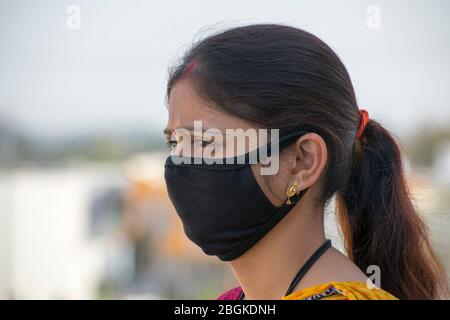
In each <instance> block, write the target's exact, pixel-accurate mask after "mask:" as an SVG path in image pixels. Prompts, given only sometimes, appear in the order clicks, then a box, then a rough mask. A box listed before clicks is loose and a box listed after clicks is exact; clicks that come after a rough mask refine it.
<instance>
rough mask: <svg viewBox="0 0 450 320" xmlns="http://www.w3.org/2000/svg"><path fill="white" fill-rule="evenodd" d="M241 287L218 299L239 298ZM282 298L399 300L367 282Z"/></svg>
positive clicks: (330, 285) (333, 285)
mask: <svg viewBox="0 0 450 320" xmlns="http://www.w3.org/2000/svg"><path fill="white" fill-rule="evenodd" d="M241 293H242V288H241V287H236V288H233V289H231V290H228V291H226V292H225V293H223V294H222V295H220V296H219V297H218V298H217V299H218V300H239V297H240V295H241ZM281 299H282V300H398V299H397V298H396V297H394V296H393V295H391V294H390V293H388V292H386V291H384V290H382V289H379V288H369V287H368V285H367V284H366V283H365V282H355V281H349V282H328V283H324V284H320V285H317V286H313V287H309V288H305V289H302V290H298V291H296V292H293V293H291V294H289V295H287V296H284V297H282V298H281Z"/></svg>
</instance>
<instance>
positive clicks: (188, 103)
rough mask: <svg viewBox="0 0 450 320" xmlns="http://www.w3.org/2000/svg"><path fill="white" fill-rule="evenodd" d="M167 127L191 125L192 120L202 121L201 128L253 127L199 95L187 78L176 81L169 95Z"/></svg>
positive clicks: (186, 126)
mask: <svg viewBox="0 0 450 320" xmlns="http://www.w3.org/2000/svg"><path fill="white" fill-rule="evenodd" d="M168 102H169V117H168V123H167V129H169V130H175V129H176V128H188V127H192V125H193V124H194V121H202V123H203V128H204V129H207V128H216V129H219V130H221V131H222V130H223V131H224V130H225V129H238V128H243V129H248V128H254V126H253V125H251V124H250V123H249V122H248V121H246V120H244V119H241V118H238V117H235V116H232V115H229V114H226V113H224V112H222V111H221V110H220V108H218V107H216V106H215V105H214V104H212V103H210V102H208V101H206V100H205V99H203V98H202V97H200V96H199V95H198V94H197V93H196V92H195V90H194V88H193V86H192V85H191V83H190V82H189V81H188V80H181V81H178V82H177V83H176V84H175V85H174V87H173V88H172V89H171V92H170V96H169V101H168Z"/></svg>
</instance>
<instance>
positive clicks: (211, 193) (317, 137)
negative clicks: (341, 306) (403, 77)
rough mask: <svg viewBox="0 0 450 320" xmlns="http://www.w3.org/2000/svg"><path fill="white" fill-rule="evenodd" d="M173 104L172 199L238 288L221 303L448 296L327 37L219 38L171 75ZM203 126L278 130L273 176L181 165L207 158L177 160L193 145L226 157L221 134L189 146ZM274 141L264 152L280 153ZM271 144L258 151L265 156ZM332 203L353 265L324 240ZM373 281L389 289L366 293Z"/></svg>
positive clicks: (294, 33) (194, 51)
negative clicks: (197, 126) (196, 126)
mask: <svg viewBox="0 0 450 320" xmlns="http://www.w3.org/2000/svg"><path fill="white" fill-rule="evenodd" d="M167 97H168V110H169V119H168V125H167V128H166V130H165V133H166V136H167V140H168V144H169V145H170V146H171V148H173V150H176V151H174V154H173V155H172V156H171V157H169V158H168V159H167V161H166V165H165V178H166V183H167V188H168V192H169V196H170V198H171V200H172V202H173V204H174V206H175V209H176V210H177V213H178V214H179V215H180V218H181V220H182V222H183V226H184V229H185V232H186V234H187V236H188V237H189V238H190V239H191V240H192V241H193V242H195V243H196V244H197V245H199V246H200V247H201V248H202V249H203V251H204V252H205V253H206V254H209V255H215V256H217V257H219V258H220V259H221V260H223V261H228V263H229V265H230V266H231V268H232V270H233V272H234V274H235V275H236V278H237V280H238V281H239V284H240V286H239V287H237V288H234V289H232V290H230V291H228V292H225V293H224V294H222V295H221V296H220V297H219V299H279V298H283V299H342V300H347V299H350V300H352V299H434V298H438V297H439V295H440V294H443V293H446V292H447V291H446V290H447V280H446V274H445V272H444V271H443V268H442V266H441V264H440V263H439V261H438V259H437V258H436V255H435V253H434V252H433V250H432V248H431V245H430V241H429V238H428V234H427V230H426V227H425V225H424V223H423V221H422V220H421V218H420V216H419V215H418V213H417V212H416V210H415V208H414V205H413V203H412V202H411V200H410V198H409V196H408V191H407V186H406V182H405V179H404V176H403V164H402V160H401V155H400V151H399V148H398V146H397V144H396V142H395V141H394V139H393V138H392V136H391V135H390V134H389V133H388V131H387V130H386V129H384V128H383V127H382V126H381V125H380V124H379V123H378V122H376V121H374V120H372V119H369V116H368V112H367V111H365V110H359V108H358V104H357V102H356V97H355V93H354V90H353V87H352V83H351V81H350V77H349V75H348V73H347V71H346V69H345V67H344V65H343V64H342V62H341V61H340V59H339V58H338V57H337V55H336V54H335V53H334V52H333V51H332V50H331V49H330V48H329V47H328V46H327V45H326V44H325V43H324V42H322V41H321V40H320V39H318V38H317V37H315V36H314V35H312V34H310V33H307V32H305V31H302V30H299V29H297V28H293V27H289V26H283V25H275V24H261V25H250V26H244V27H237V28H233V29H230V30H227V31H225V32H222V33H219V34H215V35H212V36H210V37H208V38H206V39H204V40H202V41H200V42H199V43H197V44H195V45H194V46H193V47H192V48H191V49H190V50H189V51H188V52H187V53H186V54H185V56H184V57H183V59H181V60H180V62H179V63H178V64H177V65H176V66H175V67H174V68H173V69H172V70H171V72H170V77H169V81H168V87H167ZM194 121H201V122H202V126H203V127H204V128H215V129H216V130H218V131H220V132H225V131H226V130H227V129H242V130H251V129H278V130H279V131H278V134H279V137H280V139H279V149H280V151H279V153H277V156H278V159H279V164H278V168H277V171H276V172H275V173H274V174H262V170H261V169H263V168H264V167H266V166H267V164H264V163H263V162H262V157H261V158H257V161H256V162H257V163H250V161H249V159H250V157H249V156H248V155H250V154H252V153H251V151H252V150H253V149H252V148H251V147H248V148H246V149H245V151H246V152H247V153H246V154H244V156H245V157H243V158H242V157H241V159H244V160H243V161H244V162H243V163H240V164H236V163H234V164H228V162H222V163H220V161H218V162H219V163H214V164H210V163H206V162H207V161H205V159H202V160H201V161H200V162H198V163H192V162H191V163H189V162H188V161H186V162H185V163H182V164H180V163H179V162H180V161H181V160H183V159H184V160H192V159H194V158H198V153H197V154H195V155H194V156H192V153H189V152H187V151H186V153H183V151H180V150H181V149H183V150H186V149H187V148H186V144H189V145H190V146H192V145H193V146H194V148H196V150H199V148H200V149H201V150H203V151H205V150H206V149H208V152H210V155H211V158H216V159H219V158H220V159H222V160H224V159H223V158H227V159H228V158H230V157H219V156H217V157H216V155H217V154H220V153H219V152H218V151H217V150H218V149H217V150H215V149H214V148H216V147H217V145H218V144H219V140H220V138H217V137H216V136H214V137H210V138H207V137H205V136H202V140H198V139H196V138H194V139H192V138H190V137H188V138H186V137H187V136H189V133H190V132H192V125H193V123H194ZM180 128H185V129H186V130H185V131H183V132H185V133H186V132H187V133H188V134H187V135H186V136H184V138H181V135H180V134H177V132H179V130H178V129H180ZM272 131H273V132H274V134H273V135H271V140H270V142H271V143H272V144H269V147H270V148H269V151H270V150H272V151H273V150H276V149H275V148H272V145H274V146H276V144H274V142H276V141H275V139H272V138H273V136H275V132H276V130H271V131H270V132H271V133H272ZM194 136H195V133H194ZM227 138H228V136H227ZM222 142H223V141H222ZM266 142H267V141H266ZM266 142H264V140H263V139H260V140H258V145H257V147H259V149H258V151H259V150H260V149H261V148H262V147H263V146H265V145H266V144H265V143H266ZM181 143H182V144H183V145H184V147H185V148H180V144H181ZM228 143H230V142H229V140H228V139H227V140H226V141H225V145H227V144H228ZM191 144H192V145H191ZM211 146H214V147H213V148H212V149H211ZM222 147H223V146H222ZM231 149H232V150H233V151H236V147H234V146H233V147H232V148H231ZM211 150H213V151H212V152H211ZM265 150H266V151H267V149H265ZM216 151H217V153H216ZM272 151H271V152H272ZM273 153H274V154H275V152H273ZM242 155H243V154H242V153H239V152H237V151H236V152H235V153H234V156H235V158H232V159H233V160H236V159H237V158H236V157H237V156H242ZM268 155H272V153H268ZM174 157H175V158H174ZM206 158H207V157H206ZM174 159H177V161H175V160H174ZM333 196H335V199H336V203H337V205H336V209H337V214H338V217H339V222H340V226H341V229H342V232H343V238H344V243H345V247H346V251H347V256H346V255H343V254H341V253H340V252H339V251H338V250H336V249H335V248H333V247H332V246H331V243H330V241H329V240H326V239H325V235H324V207H325V205H326V203H327V201H329V200H330V199H331V198H332V197H333ZM373 271H375V273H374V274H373V275H374V280H377V279H378V280H379V284H378V286H379V287H380V288H378V287H375V288H374V287H373V286H371V283H372V282H368V281H367V280H368V279H367V276H366V274H365V272H370V273H372V272H373ZM371 280H373V279H372V278H371ZM376 282H377V281H375V283H376Z"/></svg>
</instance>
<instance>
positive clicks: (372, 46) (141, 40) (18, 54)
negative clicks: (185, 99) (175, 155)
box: [0, 0, 450, 136]
mask: <svg viewBox="0 0 450 320" xmlns="http://www.w3.org/2000/svg"><path fill="white" fill-rule="evenodd" d="M69 5H78V6H79V8H80V10H81V29H80V30H69V29H68V28H67V26H66V22H67V18H68V14H67V12H66V11H67V7H68V6H69ZM370 5H376V6H378V8H379V9H380V10H381V11H380V12H381V20H380V21H381V24H380V26H381V29H380V30H373V29H369V28H368V27H367V25H366V22H367V19H368V16H369V14H368V13H367V12H366V10H367V8H368V7H369V6H370ZM449 12H450V1H448V0H442V1H439V0H428V1H426V0H420V1H417V0H415V1H411V0H403V1H401V0H396V1H389V0H387V1H384V0H383V1H364V0H351V1H350V0H330V1H325V0H310V1H299V0H291V1H242V0H239V1H236V0H229V1H206V0H202V1H159V2H155V1H148V0H147V1H144V0H143V1H131V0H122V1H112V0H104V1H98V0H97V1H94V0H85V1H79V0H71V1H53V0H45V1H31V0H30V1H23V0H14V1H7V0H0V117H3V118H6V119H8V121H12V122H11V123H16V124H17V125H19V126H20V127H22V128H23V129H25V130H27V131H29V132H31V133H33V134H41V135H50V136H60V135H65V134H74V133H86V132H93V131H104V130H106V131H115V130H132V129H139V130H155V131H162V129H163V128H164V126H165V121H166V117H167V111H166V109H165V106H164V92H165V85H166V83H165V82H166V79H167V67H168V65H169V64H170V62H171V61H173V59H175V58H176V57H178V56H179V54H180V53H181V52H182V49H183V47H184V46H186V45H189V42H190V41H192V40H193V39H194V38H195V37H197V38H198V37H199V31H200V30H208V28H210V29H211V28H212V30H221V29H225V28H227V27H231V26H236V25H240V24H249V23H266V22H273V23H286V24H290V25H294V26H297V27H301V28H304V29H306V30H308V31H311V32H313V33H314V34H316V35H317V36H319V37H320V38H322V39H323V40H324V41H325V42H327V43H328V44H329V45H330V46H331V47H332V48H333V49H334V50H335V51H336V52H337V53H338V55H339V56H340V57H341V59H342V60H343V61H344V63H345V65H346V66H347V68H348V70H349V72H350V75H351V77H352V79H353V82H354V85H355V89H356V93H357V96H358V101H359V104H360V106H362V107H364V108H366V109H368V110H369V113H370V115H371V117H373V118H375V119H377V120H380V121H381V122H382V123H384V124H385V125H386V126H387V127H388V129H391V130H393V131H394V132H395V133H397V134H398V135H404V134H406V133H410V132H412V131H413V130H415V129H416V128H417V127H418V125H420V123H423V122H425V121H430V122H432V123H440V124H445V123H446V122H450V107H449V101H450V90H449V83H450V81H449V80H450V62H449V57H450V42H449V39H450V37H449V34H450V19H448V13H449ZM200 35H201V33H200Z"/></svg>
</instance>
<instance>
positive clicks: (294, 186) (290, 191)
mask: <svg viewBox="0 0 450 320" xmlns="http://www.w3.org/2000/svg"><path fill="white" fill-rule="evenodd" d="M296 193H297V181H296V180H294V182H293V183H292V184H291V185H290V186H289V187H288V188H287V189H286V196H287V200H286V204H292V201H291V197H293V196H294V195H295V194H296Z"/></svg>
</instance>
